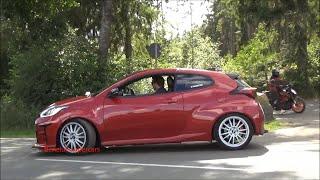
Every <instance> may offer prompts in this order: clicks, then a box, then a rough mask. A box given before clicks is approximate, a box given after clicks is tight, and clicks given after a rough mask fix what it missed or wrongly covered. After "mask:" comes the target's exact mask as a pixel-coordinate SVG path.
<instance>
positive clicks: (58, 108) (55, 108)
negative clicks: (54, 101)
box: [40, 106, 67, 117]
mask: <svg viewBox="0 0 320 180" xmlns="http://www.w3.org/2000/svg"><path fill="white" fill-rule="evenodd" d="M65 108H67V106H49V107H48V108H47V109H45V110H44V111H42V112H41V113H40V117H49V116H53V115H55V114H57V113H58V112H59V111H61V110H62V109H65Z"/></svg>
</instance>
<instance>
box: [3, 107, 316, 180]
mask: <svg viewBox="0 0 320 180" xmlns="http://www.w3.org/2000/svg"><path fill="white" fill-rule="evenodd" d="M275 116H276V117H277V119H278V120H279V121H285V122H288V123H289V127H288V128H283V129H280V130H277V131H276V132H274V133H268V134H265V135H264V136H258V137H254V138H253V140H252V142H251V144H250V145H249V146H248V147H247V148H246V149H244V150H240V151H225V150H221V149H219V148H218V147H217V145H216V144H215V143H213V144H207V143H192V144H190V143H188V144H170V145H148V146H135V147H118V148H109V149H106V150H103V151H102V152H100V153H98V154H87V155H81V156H70V155H65V154H53V153H50V154H48V153H40V152H37V151H35V150H32V149H31V145H32V144H33V143H34V141H35V140H34V139H5V138H4V139H1V179H95V178H96V179H99V178H101V179H153V178H154V179H319V148H320V147H319V102H317V101H308V102H307V109H306V111H305V112H304V113H303V114H295V113H293V112H286V113H284V114H275Z"/></svg>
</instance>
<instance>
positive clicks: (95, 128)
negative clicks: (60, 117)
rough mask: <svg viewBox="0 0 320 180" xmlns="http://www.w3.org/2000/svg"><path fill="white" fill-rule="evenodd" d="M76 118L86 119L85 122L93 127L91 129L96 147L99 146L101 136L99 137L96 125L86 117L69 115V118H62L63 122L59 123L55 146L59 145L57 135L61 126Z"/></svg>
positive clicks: (57, 135)
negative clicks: (94, 135) (94, 136)
mask: <svg viewBox="0 0 320 180" xmlns="http://www.w3.org/2000/svg"><path fill="white" fill-rule="evenodd" d="M77 119H81V120H83V121H86V122H87V123H89V124H90V125H91V126H92V127H93V129H94V131H95V133H96V147H100V146H101V137H100V133H99V131H98V129H97V127H96V125H95V124H94V123H93V122H92V121H91V120H89V119H88V118H84V117H71V118H68V119H66V120H64V121H63V123H61V124H60V126H59V128H58V131H57V134H56V146H57V147H60V141H59V135H60V131H61V129H62V127H63V126H64V125H65V124H67V123H68V122H70V121H74V120H77Z"/></svg>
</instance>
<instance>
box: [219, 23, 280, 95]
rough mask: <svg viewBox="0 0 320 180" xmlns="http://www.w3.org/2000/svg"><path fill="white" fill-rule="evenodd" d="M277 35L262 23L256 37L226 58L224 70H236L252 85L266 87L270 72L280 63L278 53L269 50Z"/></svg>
mask: <svg viewBox="0 0 320 180" xmlns="http://www.w3.org/2000/svg"><path fill="white" fill-rule="evenodd" d="M276 37H277V33H276V32H275V31H274V30H271V31H266V28H265V25H264V24H260V26H259V28H258V30H257V33H256V34H255V35H254V37H253V38H252V39H251V40H250V41H249V43H248V44H247V45H246V46H243V47H242V49H241V50H240V51H239V52H238V53H237V55H236V56H235V57H234V58H232V57H230V56H228V57H226V58H225V64H224V66H223V69H224V71H226V72H236V73H238V74H240V75H241V76H242V77H243V78H244V79H246V80H247V81H248V83H249V84H250V85H251V86H254V87H258V88H259V89H263V88H265V85H266V82H267V81H268V74H269V72H271V69H273V68H274V67H277V63H278V58H277V56H278V54H277V53H276V52H272V51H270V50H269V49H270V47H271V46H272V45H273V44H274V42H275V41H276Z"/></svg>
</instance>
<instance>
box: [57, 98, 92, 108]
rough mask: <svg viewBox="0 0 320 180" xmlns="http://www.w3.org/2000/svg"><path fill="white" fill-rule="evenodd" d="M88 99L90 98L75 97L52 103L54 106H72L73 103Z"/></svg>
mask: <svg viewBox="0 0 320 180" xmlns="http://www.w3.org/2000/svg"><path fill="white" fill-rule="evenodd" d="M90 98H92V97H86V96H77V97H72V98H67V99H63V100H61V101H57V102H55V103H54V105H58V106H66V105H71V104H74V103H78V102H82V101H85V100H87V99H90Z"/></svg>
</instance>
